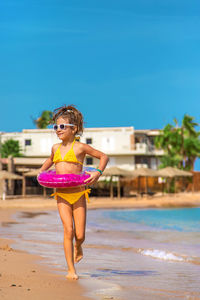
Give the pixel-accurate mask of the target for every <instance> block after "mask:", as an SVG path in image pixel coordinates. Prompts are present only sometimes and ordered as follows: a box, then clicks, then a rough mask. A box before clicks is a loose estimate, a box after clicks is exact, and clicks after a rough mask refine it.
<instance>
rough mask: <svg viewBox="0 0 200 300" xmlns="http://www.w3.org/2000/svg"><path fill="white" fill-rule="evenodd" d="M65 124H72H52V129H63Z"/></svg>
mask: <svg viewBox="0 0 200 300" xmlns="http://www.w3.org/2000/svg"><path fill="white" fill-rule="evenodd" d="M67 126H74V125H73V124H60V125H57V124H55V125H53V129H54V130H58V128H60V129H61V130H64V129H65V128H66V127H67Z"/></svg>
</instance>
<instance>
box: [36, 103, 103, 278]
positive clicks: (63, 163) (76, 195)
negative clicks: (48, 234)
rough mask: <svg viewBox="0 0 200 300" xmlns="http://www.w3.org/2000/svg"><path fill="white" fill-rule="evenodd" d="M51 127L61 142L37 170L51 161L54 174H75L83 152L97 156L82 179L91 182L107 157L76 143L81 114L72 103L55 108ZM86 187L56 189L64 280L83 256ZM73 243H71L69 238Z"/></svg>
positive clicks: (74, 275)
mask: <svg viewBox="0 0 200 300" xmlns="http://www.w3.org/2000/svg"><path fill="white" fill-rule="evenodd" d="M53 121H54V123H56V124H55V125H54V130H55V131H56V134H57V136H58V138H59V139H60V140H61V141H62V142H61V143H60V144H55V145H53V147H52V152H51V155H50V157H49V158H48V159H47V160H46V161H45V162H44V164H43V165H42V167H41V169H40V172H43V171H46V170H48V169H49V168H50V167H51V166H52V165H53V164H55V169H56V173H57V174H71V173H74V174H79V173H81V171H82V166H83V161H84V158H85V155H86V154H88V155H90V156H92V157H96V158H98V159H99V160H100V161H99V167H98V169H97V171H96V172H88V173H89V174H90V178H88V179H87V180H85V182H87V183H89V184H90V185H91V184H93V183H95V182H96V181H97V180H98V179H99V177H100V176H101V175H102V172H103V171H104V169H105V167H106V165H107V162H108V156H107V155H106V154H104V153H103V152H101V151H98V150H96V149H94V148H92V147H91V146H89V145H87V144H84V143H80V142H77V141H76V139H75V136H76V135H77V134H81V133H82V132H83V116H82V114H81V112H80V111H78V110H77V109H76V108H75V106H74V105H70V106H63V107H61V108H58V109H55V111H54V115H53ZM89 192H90V190H89V189H85V187H84V186H79V187H73V188H58V189H56V193H55V194H53V195H55V198H56V200H57V206H58V211H59V214H60V218H61V220H62V223H63V228H64V252H65V258H66V261H67V265H68V274H67V275H66V277H67V278H68V279H75V280H76V279H78V275H77V274H76V270H75V266H74V263H77V262H79V261H80V260H81V259H82V257H83V250H82V247H81V245H82V243H83V242H84V239H85V226H86V199H88V194H89ZM74 237H75V243H74V244H73V238H74Z"/></svg>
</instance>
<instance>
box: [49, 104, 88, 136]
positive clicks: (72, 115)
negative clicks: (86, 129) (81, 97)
mask: <svg viewBox="0 0 200 300" xmlns="http://www.w3.org/2000/svg"><path fill="white" fill-rule="evenodd" d="M59 117H62V118H63V119H65V118H67V119H68V120H69V123H70V124H73V125H76V126H77V131H76V134H78V135H81V134H82V133H83V115H82V113H81V112H80V111H79V110H78V109H77V108H76V107H75V105H73V104H71V105H68V106H66V105H64V106H61V107H59V108H56V109H54V111H53V122H54V123H56V120H57V119H58V118H59Z"/></svg>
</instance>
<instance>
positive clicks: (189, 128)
mask: <svg viewBox="0 0 200 300" xmlns="http://www.w3.org/2000/svg"><path fill="white" fill-rule="evenodd" d="M193 120H194V117H191V116H189V115H184V117H183V120H182V123H181V126H179V125H178V121H177V120H176V119H174V123H175V126H173V125H171V124H167V125H166V126H165V127H164V129H163V130H162V131H161V135H160V136H158V137H157V138H156V147H157V148H162V149H163V150H164V151H165V155H164V156H163V157H162V158H161V162H162V165H161V167H167V166H172V167H173V166H176V167H178V168H180V169H186V170H193V169H194V163H195V160H196V158H197V157H200V139H199V136H200V132H199V131H196V126H198V125H199V124H198V123H195V122H194V121H193Z"/></svg>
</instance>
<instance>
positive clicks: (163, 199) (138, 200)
mask: <svg viewBox="0 0 200 300" xmlns="http://www.w3.org/2000/svg"><path fill="white" fill-rule="evenodd" d="M198 206H200V192H199V193H178V194H175V195H174V194H173V195H155V196H147V197H146V196H144V197H123V198H120V199H118V198H113V199H111V198H103V197H90V203H88V204H87V209H107V208H108V209H115V208H116V209H117V208H118V209H120V208H121V209H122V208H178V207H198ZM22 208H37V209H57V203H56V201H55V199H53V198H50V197H49V198H48V197H46V198H44V197H42V196H33V197H27V198H18V199H14V198H11V199H7V200H0V210H1V209H22Z"/></svg>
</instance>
